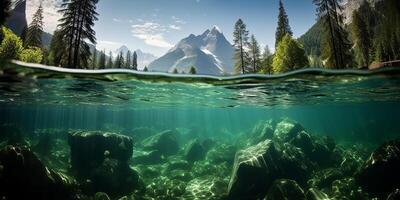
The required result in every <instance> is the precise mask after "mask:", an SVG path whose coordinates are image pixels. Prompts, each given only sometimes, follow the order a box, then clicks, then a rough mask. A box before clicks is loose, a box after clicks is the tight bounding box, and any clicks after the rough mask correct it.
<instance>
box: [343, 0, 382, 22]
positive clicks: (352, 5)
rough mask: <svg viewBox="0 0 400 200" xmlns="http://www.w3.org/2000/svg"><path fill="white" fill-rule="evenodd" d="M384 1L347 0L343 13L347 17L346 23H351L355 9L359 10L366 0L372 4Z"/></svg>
mask: <svg viewBox="0 0 400 200" xmlns="http://www.w3.org/2000/svg"><path fill="white" fill-rule="evenodd" d="M379 1H382V0H347V2H345V4H344V5H343V8H344V10H343V15H344V17H345V19H344V22H345V24H350V23H351V20H352V19H351V17H352V15H353V11H355V10H357V9H358V8H360V6H361V5H362V4H363V3H364V2H369V3H370V4H371V5H375V3H377V2H379Z"/></svg>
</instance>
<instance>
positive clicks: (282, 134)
mask: <svg viewBox="0 0 400 200" xmlns="http://www.w3.org/2000/svg"><path fill="white" fill-rule="evenodd" d="M301 131H304V128H303V126H302V125H301V124H299V123H297V122H294V121H291V120H288V119H285V120H283V121H281V122H279V123H278V124H277V125H276V127H275V130H274V134H273V140H274V141H278V142H289V141H290V140H291V139H293V138H294V137H296V136H297V134H298V133H300V132H301Z"/></svg>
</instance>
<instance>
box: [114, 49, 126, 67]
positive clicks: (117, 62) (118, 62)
mask: <svg viewBox="0 0 400 200" xmlns="http://www.w3.org/2000/svg"><path fill="white" fill-rule="evenodd" d="M124 63H125V61H124V55H123V54H122V52H120V53H119V54H118V56H117V58H116V59H115V63H114V67H115V68H118V69H121V68H123V67H124V66H125V65H124Z"/></svg>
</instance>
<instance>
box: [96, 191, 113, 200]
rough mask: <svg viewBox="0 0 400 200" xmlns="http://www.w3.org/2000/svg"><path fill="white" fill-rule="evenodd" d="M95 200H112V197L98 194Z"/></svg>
mask: <svg viewBox="0 0 400 200" xmlns="http://www.w3.org/2000/svg"><path fill="white" fill-rule="evenodd" d="M94 200H110V197H108V195H107V194H106V193H104V192H97V193H96V194H95V195H94Z"/></svg>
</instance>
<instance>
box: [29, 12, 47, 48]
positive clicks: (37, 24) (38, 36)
mask: <svg viewBox="0 0 400 200" xmlns="http://www.w3.org/2000/svg"><path fill="white" fill-rule="evenodd" d="M42 35H43V7H42V5H40V6H39V8H38V9H37V11H36V12H35V14H34V15H33V19H32V22H31V24H29V26H28V29H27V32H26V37H25V47H39V48H41V47H42Z"/></svg>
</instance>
